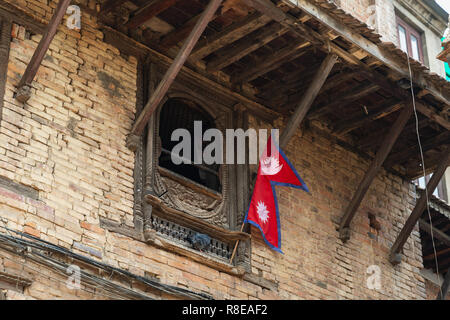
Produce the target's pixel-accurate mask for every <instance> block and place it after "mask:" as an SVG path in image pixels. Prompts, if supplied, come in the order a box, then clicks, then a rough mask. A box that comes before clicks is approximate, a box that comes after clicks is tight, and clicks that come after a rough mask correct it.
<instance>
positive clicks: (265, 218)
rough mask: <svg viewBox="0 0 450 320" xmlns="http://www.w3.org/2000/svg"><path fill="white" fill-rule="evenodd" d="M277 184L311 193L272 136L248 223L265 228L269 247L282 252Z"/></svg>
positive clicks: (248, 215) (260, 170)
mask: <svg viewBox="0 0 450 320" xmlns="http://www.w3.org/2000/svg"><path fill="white" fill-rule="evenodd" d="M275 186H286V187H293V188H299V189H303V190H305V191H306V192H309V190H308V188H307V187H306V185H305V183H304V182H303V180H302V178H300V176H299V174H298V173H297V171H296V170H295V168H294V166H293V165H292V164H291V163H290V162H289V160H288V159H287V157H286V156H285V154H284V153H283V151H281V150H280V149H279V148H278V146H277V145H276V144H275V143H274V142H273V140H272V137H270V138H269V140H268V141H267V146H266V150H265V152H264V153H263V155H262V156H261V159H260V160H259V168H258V176H257V177H256V183H255V188H254V190H253V195H252V199H251V201H250V206H249V208H248V211H247V215H246V217H245V220H244V223H250V224H252V225H254V226H255V227H257V228H258V229H259V230H261V233H262V236H263V238H264V240H265V241H266V243H267V244H268V245H269V247H271V248H272V249H273V250H276V251H278V252H281V253H282V251H281V233H280V216H279V212H278V202H277V195H276V192H275Z"/></svg>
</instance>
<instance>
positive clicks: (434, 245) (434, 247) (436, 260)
mask: <svg viewBox="0 0 450 320" xmlns="http://www.w3.org/2000/svg"><path fill="white" fill-rule="evenodd" d="M406 57H407V61H408V70H409V80H410V86H411V96H412V103H413V108H414V117H415V121H416V135H417V142H418V144H419V151H420V161H421V163H422V172H423V177H424V178H425V176H426V169H425V160H424V156H423V149H422V142H421V140H420V133H419V117H418V115H417V110H416V99H415V94H414V86H413V76H412V71H411V63H410V61H409V59H410V58H409V54H408V52H406ZM414 197H415V198H416V195H414ZM425 197H426V200H427V213H428V219H429V220H430V231H431V233H430V236H431V243H432V244H433V252H434V263H435V264H436V273H437V277H438V284H439V291H440V292H441V296H442V284H441V279H440V276H439V264H438V258H437V252H436V244H435V242H434V234H433V221H432V220H431V212H430V198H429V194H428V186H427V184H425Z"/></svg>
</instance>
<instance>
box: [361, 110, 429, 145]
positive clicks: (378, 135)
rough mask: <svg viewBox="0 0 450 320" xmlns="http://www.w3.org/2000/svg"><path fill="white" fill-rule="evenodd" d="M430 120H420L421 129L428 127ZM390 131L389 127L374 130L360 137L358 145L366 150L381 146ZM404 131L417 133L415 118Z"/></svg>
mask: <svg viewBox="0 0 450 320" xmlns="http://www.w3.org/2000/svg"><path fill="white" fill-rule="evenodd" d="M402 105H403V104H402ZM430 122H431V120H430V119H424V120H422V121H419V130H420V129H422V128H425V127H427V126H428V125H429V124H430ZM388 131H389V128H382V129H380V130H376V131H373V132H372V134H371V135H369V136H366V137H364V138H361V139H359V140H358V141H357V147H358V148H360V149H362V150H365V149H368V148H371V149H375V148H377V147H379V146H380V144H381V143H382V142H383V137H384V136H385V135H386V134H387V132H388ZM403 132H405V133H406V134H408V133H411V134H412V133H414V134H415V132H416V121H415V120H414V121H410V122H409V123H408V124H407V125H406V126H405V128H404V129H403Z"/></svg>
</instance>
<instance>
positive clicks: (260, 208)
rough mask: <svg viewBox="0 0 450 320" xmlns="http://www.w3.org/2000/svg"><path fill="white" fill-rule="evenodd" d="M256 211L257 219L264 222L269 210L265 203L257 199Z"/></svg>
mask: <svg viewBox="0 0 450 320" xmlns="http://www.w3.org/2000/svg"><path fill="white" fill-rule="evenodd" d="M256 212H257V213H258V217H259V220H261V222H262V223H264V224H265V223H266V222H267V220H269V210H267V207H266V205H265V204H264V202H262V201H258V205H257V206H256Z"/></svg>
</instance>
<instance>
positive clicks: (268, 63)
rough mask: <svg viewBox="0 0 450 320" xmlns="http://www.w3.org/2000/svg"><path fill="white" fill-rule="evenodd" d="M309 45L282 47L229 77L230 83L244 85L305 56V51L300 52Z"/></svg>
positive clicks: (304, 43)
mask: <svg viewBox="0 0 450 320" xmlns="http://www.w3.org/2000/svg"><path fill="white" fill-rule="evenodd" d="M309 45H310V43H309V42H303V43H300V44H298V43H293V44H289V45H288V46H286V47H284V48H283V49H281V50H279V51H276V52H274V53H273V54H272V55H271V56H270V57H267V58H263V59H261V62H260V63H257V64H255V65H253V66H252V67H250V68H247V69H246V70H245V71H243V72H240V73H239V74H236V75H234V76H232V77H231V82H232V83H245V82H249V81H252V80H254V79H256V78H258V77H260V76H262V75H264V74H266V73H268V72H270V71H272V70H274V69H276V68H278V67H280V66H282V65H283V64H285V63H287V62H289V61H292V60H294V59H297V58H298V57H300V56H301V55H303V54H305V52H306V51H304V50H302V49H303V48H305V47H308V46H309Z"/></svg>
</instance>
